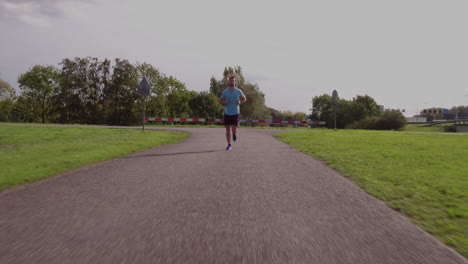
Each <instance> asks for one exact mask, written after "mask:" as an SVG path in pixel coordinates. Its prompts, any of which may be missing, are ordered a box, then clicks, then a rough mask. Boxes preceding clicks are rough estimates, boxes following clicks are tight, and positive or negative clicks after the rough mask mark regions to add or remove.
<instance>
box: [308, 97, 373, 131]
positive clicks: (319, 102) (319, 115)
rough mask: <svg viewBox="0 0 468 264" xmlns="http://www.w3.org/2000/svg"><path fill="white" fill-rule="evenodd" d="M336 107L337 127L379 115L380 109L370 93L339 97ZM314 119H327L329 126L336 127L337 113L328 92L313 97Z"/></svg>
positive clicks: (311, 116)
mask: <svg viewBox="0 0 468 264" xmlns="http://www.w3.org/2000/svg"><path fill="white" fill-rule="evenodd" d="M337 103H338V108H337V109H336V127H337V128H345V127H346V126H347V125H349V124H352V123H354V122H355V121H358V120H361V119H364V118H366V117H369V116H379V115H380V114H381V113H380V109H379V106H378V105H377V103H376V102H375V100H374V99H373V98H371V97H370V96H368V95H365V96H360V95H358V96H356V97H355V98H353V100H351V101H349V100H345V99H341V98H340V99H338V102H337ZM311 110H312V114H311V115H310V118H311V119H312V120H320V121H325V122H326V123H327V126H328V127H329V128H333V127H334V123H335V113H334V111H335V110H334V109H333V107H332V97H331V96H330V95H328V94H323V95H321V96H315V97H314V98H312V109H311Z"/></svg>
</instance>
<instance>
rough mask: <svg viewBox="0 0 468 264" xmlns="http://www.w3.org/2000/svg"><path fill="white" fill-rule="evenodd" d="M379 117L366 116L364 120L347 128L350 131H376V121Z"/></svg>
mask: <svg viewBox="0 0 468 264" xmlns="http://www.w3.org/2000/svg"><path fill="white" fill-rule="evenodd" d="M378 120H379V117H377V116H368V117H366V118H364V119H361V120H358V121H355V122H353V123H352V124H351V125H349V126H348V127H347V128H351V129H377V126H376V124H377V121H378Z"/></svg>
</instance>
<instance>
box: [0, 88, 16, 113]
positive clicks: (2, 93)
mask: <svg viewBox="0 0 468 264" xmlns="http://www.w3.org/2000/svg"><path fill="white" fill-rule="evenodd" d="M14 103H15V100H14V90H13V88H12V87H11V85H10V84H9V83H7V82H6V81H4V80H2V79H0V122H7V121H11V120H12V111H13V107H14Z"/></svg>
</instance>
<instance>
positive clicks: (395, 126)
mask: <svg viewBox="0 0 468 264" xmlns="http://www.w3.org/2000/svg"><path fill="white" fill-rule="evenodd" d="M405 125H406V117H404V116H403V114H402V113H400V112H385V113H384V114H383V115H382V116H380V117H378V116H368V117H366V118H364V119H361V120H359V121H355V122H353V123H352V124H351V125H349V126H348V127H347V128H351V129H371V130H372V129H373V130H401V129H402V128H404V127H405Z"/></svg>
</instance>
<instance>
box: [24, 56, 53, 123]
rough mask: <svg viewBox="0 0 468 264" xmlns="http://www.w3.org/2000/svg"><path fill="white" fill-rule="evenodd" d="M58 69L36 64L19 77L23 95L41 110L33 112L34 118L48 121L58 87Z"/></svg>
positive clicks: (34, 106)
mask: <svg viewBox="0 0 468 264" xmlns="http://www.w3.org/2000/svg"><path fill="white" fill-rule="evenodd" d="M58 77H59V73H58V70H57V69H56V68H55V67H53V66H40V65H36V66H34V67H33V68H31V69H29V71H28V72H26V73H24V74H22V75H21V76H20V77H19V78H18V83H19V87H20V89H21V91H22V97H23V98H25V100H26V101H27V102H28V104H30V105H32V106H33V108H34V109H38V110H39V111H34V112H32V113H31V114H32V117H31V118H32V120H40V121H41V122H42V123H45V122H46V119H47V118H48V114H49V113H50V112H51V110H52V105H51V102H50V101H51V98H52V96H53V95H54V92H55V91H56V90H57V88H58V83H59V81H58V80H59V78H58Z"/></svg>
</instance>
